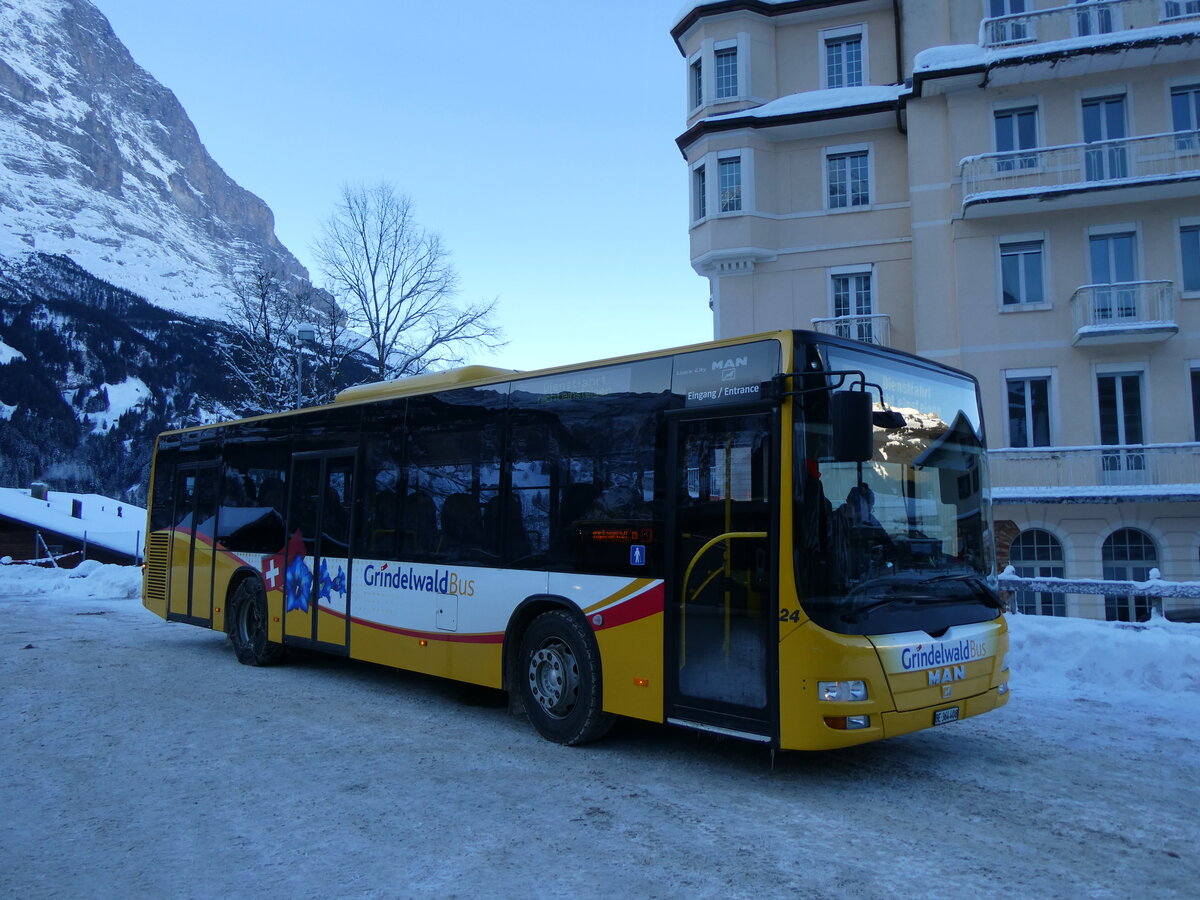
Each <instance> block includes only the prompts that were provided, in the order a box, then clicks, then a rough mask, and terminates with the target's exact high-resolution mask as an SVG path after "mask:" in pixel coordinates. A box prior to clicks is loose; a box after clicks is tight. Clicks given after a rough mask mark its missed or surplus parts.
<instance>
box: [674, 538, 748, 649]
mask: <svg viewBox="0 0 1200 900" xmlns="http://www.w3.org/2000/svg"><path fill="white" fill-rule="evenodd" d="M767 537H769V535H768V534H767V532H765V531H727V532H725V533H724V534H718V535H717V536H716V537H715V538H712V539H710V540H709V541H708V542H707V543H705V544H704V546H703V547H701V548H700V549H699V550H697V551H696V553H695V555H694V556H693V557H692V561H691V562H689V563H688V567H687V568H686V569H684V572H683V582H682V584H681V585H680V590H681V591H682V593H681V595H680V599H679V627H680V631H681V632H683V631H684V625H685V624H686V622H687V605H688V582H689V581H691V580H692V570H693V569H695V568H696V563H698V562H700V557H702V556H703V555H704V554H705V553H707V552H708V551H709V550H711V549H712V548H713V547H715V546H716V545H717V544H719V543H721V542H722V541H732V540H735V539H760V540H761V539H764V538H767ZM723 569H724V567H722V569H716V570H714V571H713V573H712V575H709V576H708V578H706V579H704V584H702V585H701V586H700V587H699V588H698V589H697V590H696V593H697V594H699V593H700V591H702V590H704V588H706V587H707V586H708V583H709V582H710V581H712V579H713V578H714V577H715V576H716V574H717V573H718V572H721V571H723ZM725 607H726V608H725V616H726V618H727V619H728V617H729V601H728V599H726V602H725ZM726 640H727V641H728V638H727V639H726ZM726 651H727V652H728V647H726ZM686 659H687V644H686V643H683V642H681V643H680V647H679V660H680V664H682V663H683V661H684V660H686Z"/></svg>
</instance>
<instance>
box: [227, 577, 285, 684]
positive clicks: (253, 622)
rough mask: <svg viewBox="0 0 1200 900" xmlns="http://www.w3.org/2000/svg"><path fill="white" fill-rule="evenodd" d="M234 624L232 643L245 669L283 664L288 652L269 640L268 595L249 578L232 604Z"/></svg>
mask: <svg viewBox="0 0 1200 900" xmlns="http://www.w3.org/2000/svg"><path fill="white" fill-rule="evenodd" d="M229 615H230V621H231V622H232V624H231V626H230V628H229V639H230V640H231V641H232V642H233V652H234V653H236V654H237V660H238V662H240V663H241V664H242V665H244V666H273V665H275V664H276V663H278V662H281V661H282V660H283V657H284V654H285V653H286V652H287V648H286V647H284V646H283V644H277V643H275V642H274V641H271V640H268V639H267V595H266V593H265V592H264V591H263V586H262V584H261V583H260V582H259V581H258V579H256V578H247V579H246V580H245V581H243V582H242V583H241V584H239V585H238V588H237V590H236V591H234V592H233V599H232V600H230V601H229Z"/></svg>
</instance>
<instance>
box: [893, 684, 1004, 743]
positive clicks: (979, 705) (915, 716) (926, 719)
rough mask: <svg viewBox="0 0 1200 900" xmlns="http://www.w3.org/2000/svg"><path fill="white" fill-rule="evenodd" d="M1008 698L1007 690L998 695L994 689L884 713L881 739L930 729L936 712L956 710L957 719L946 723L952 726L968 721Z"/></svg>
mask: <svg viewBox="0 0 1200 900" xmlns="http://www.w3.org/2000/svg"><path fill="white" fill-rule="evenodd" d="M1008 698H1009V693H1008V691H1007V690H1006V691H1005V692H1004V693H1003V694H1002V693H1000V688H998V687H994V688H992V689H991V690H989V691H987V692H985V693H983V694H976V695H975V696H974V697H965V698H963V699H961V700H955V701H952V702H951V701H947V702H945V703H940V704H938V705H937V706H926V707H924V708H922V709H912V710H907V711H905V712H885V713H883V714H881V716H880V718H881V719H882V721H883V737H885V738H890V737H897V736H899V735H901V734H911V733H912V732H914V731H922V730H924V729H926V728H932V727H933V726H934V717H935V715H936V714H937V713H938V712H940V711H942V710H946V709H951V708H957V709H958V717H957V719H952V720H950V722H949V723H948V724H953V722H954V721H962V720H963V719H969V718H970V717H971V716H978V715H980V714H981V713H985V712H991V711H992V710H993V709H997V708H999V707H1001V706H1003V705H1004V704H1005V703H1007V702H1008Z"/></svg>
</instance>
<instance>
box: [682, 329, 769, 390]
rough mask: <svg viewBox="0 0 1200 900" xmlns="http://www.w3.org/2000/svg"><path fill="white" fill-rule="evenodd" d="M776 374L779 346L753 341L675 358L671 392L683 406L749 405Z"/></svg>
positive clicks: (767, 342) (683, 354) (684, 354)
mask: <svg viewBox="0 0 1200 900" xmlns="http://www.w3.org/2000/svg"><path fill="white" fill-rule="evenodd" d="M778 373H779V344H778V343H777V342H775V341H755V342H754V343H751V344H737V345H735V346H732V347H718V348H716V349H713V350H698V351H696V352H694V353H681V354H678V355H676V356H675V367H674V372H673V378H672V381H671V389H672V391H673V392H674V393H675V394H676V395H679V396H682V397H683V398H684V402H685V403H686V405H687V406H708V405H711V404H717V403H752V402H754V401H755V400H761V399H762V396H763V393H762V392H763V384H764V382H769V381H770V380H771V379H772V378H774V377H775V375H777V374H778Z"/></svg>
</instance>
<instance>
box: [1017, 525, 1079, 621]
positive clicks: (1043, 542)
mask: <svg viewBox="0 0 1200 900" xmlns="http://www.w3.org/2000/svg"><path fill="white" fill-rule="evenodd" d="M1008 561H1009V562H1010V563H1012V566H1013V569H1014V570H1015V571H1016V573H1017V574H1018V575H1020V576H1021V577H1022V578H1063V577H1065V576H1064V572H1065V568H1064V567H1063V549H1062V544H1061V543H1059V540H1058V538H1056V537H1055V536H1054V535H1052V534H1051V533H1050V532H1048V531H1045V530H1044V529H1041V528H1030V529H1029V530H1028V531H1022V532H1021V533H1020V534H1019V535H1018V536H1017V539H1016V540H1015V541H1013V542H1012V547H1011V549H1010V550H1009V557H1008ZM1013 600H1014V601H1016V604H1015V605H1016V608H1017V612H1019V613H1026V614H1027V615H1042V616H1065V615H1066V614H1067V598H1066V595H1065V594H1059V593H1046V592H1045V591H1016V592H1015V593H1014V595H1013Z"/></svg>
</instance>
